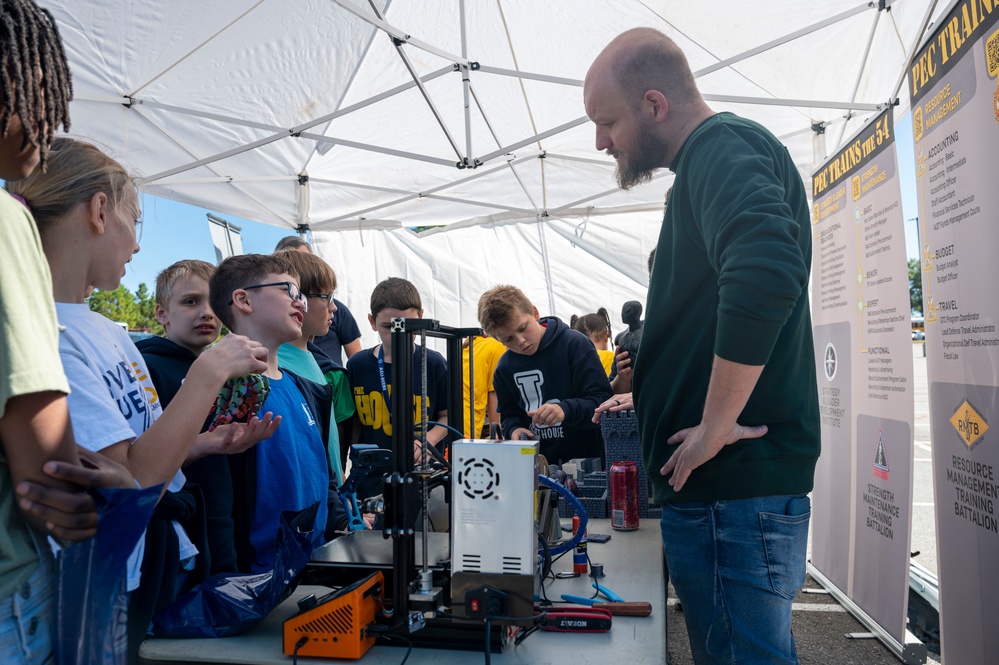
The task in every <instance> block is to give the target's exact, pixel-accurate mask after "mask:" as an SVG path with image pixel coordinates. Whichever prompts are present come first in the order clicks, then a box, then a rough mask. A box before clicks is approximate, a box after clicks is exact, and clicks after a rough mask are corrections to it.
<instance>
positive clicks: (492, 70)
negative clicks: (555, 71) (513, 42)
mask: <svg viewBox="0 0 999 665" xmlns="http://www.w3.org/2000/svg"><path fill="white" fill-rule="evenodd" d="M479 71H480V72H486V73H487V74H499V75H500V76H512V77H513V78H519V79H530V80H532V81H544V82H545V83H559V84H561V85H571V86H573V87H576V88H582V87H583V79H567V78H564V77H562V76H548V75H547V74H532V73H531V72H522V71H519V70H516V69H503V68H502V67H490V66H488V65H480V66H479Z"/></svg>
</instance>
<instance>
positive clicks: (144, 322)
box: [88, 282, 163, 335]
mask: <svg viewBox="0 0 999 665" xmlns="http://www.w3.org/2000/svg"><path fill="white" fill-rule="evenodd" d="M88 302H89V304H90V309H91V310H92V311H94V312H97V313H98V314H103V315H104V316H106V317H107V318H109V319H111V320H112V321H116V322H124V323H125V324H126V325H127V326H128V329H129V330H148V331H150V332H152V333H155V334H157V335H162V334H163V326H162V325H160V322H159V321H157V320H156V299H155V297H154V296H153V294H152V293H151V292H150V291H149V287H148V286H146V284H145V283H144V282H143V283H142V284H139V288H138V289H136V292H135V293H134V294H133V293H132V292H131V291H129V290H128V289H127V288H125V287H124V286H119V287H118V288H117V289H115V290H114V291H95V292H94V293H93V294H92V295H91V296H90V299H89V301H88Z"/></svg>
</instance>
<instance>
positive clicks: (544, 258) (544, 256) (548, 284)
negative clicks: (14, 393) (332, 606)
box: [537, 210, 555, 316]
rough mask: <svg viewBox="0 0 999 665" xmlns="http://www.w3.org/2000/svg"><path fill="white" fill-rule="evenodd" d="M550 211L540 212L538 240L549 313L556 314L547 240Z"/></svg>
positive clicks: (550, 314)
mask: <svg viewBox="0 0 999 665" xmlns="http://www.w3.org/2000/svg"><path fill="white" fill-rule="evenodd" d="M546 217H548V212H547V211H544V210H542V211H541V212H539V213H538V217H537V220H538V240H539V241H540V244H541V265H542V266H543V267H544V269H545V288H546V290H547V291H548V314H549V316H555V289H554V288H553V286H552V264H551V262H550V261H549V260H548V243H547V242H545V218H546Z"/></svg>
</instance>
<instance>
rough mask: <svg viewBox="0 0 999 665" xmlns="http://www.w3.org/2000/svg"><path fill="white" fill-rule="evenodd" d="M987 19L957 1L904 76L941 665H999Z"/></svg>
mask: <svg viewBox="0 0 999 665" xmlns="http://www.w3.org/2000/svg"><path fill="white" fill-rule="evenodd" d="M997 22H999V4H996V3H993V2H988V3H986V2H981V0H978V1H972V0H965V1H962V2H958V3H957V4H956V5H955V6H954V8H953V10H952V11H951V12H950V13H949V14H948V15H947V17H946V18H944V19H943V20H942V21H941V22H940V27H939V29H938V30H937V32H936V33H935V34H934V35H933V36H932V37H931V38H930V39H929V40H928V41H927V42H926V44H925V46H924V47H923V48H922V50H921V51H920V52H919V53H918V54H917V55H916V57H915V58H914V59H913V62H912V65H911V66H910V70H909V95H910V98H911V100H912V129H913V139H914V141H915V155H916V180H917V193H918V196H919V229H920V258H921V264H922V276H923V310H924V318H925V321H926V362H927V373H928V377H929V388H930V431H931V435H932V442H933V489H934V495H935V505H936V520H937V556H938V561H939V575H940V638H941V647H942V656H943V659H944V662H948V663H996V662H999V630H996V626H997V625H999V600H997V598H996V595H997V592H999V567H997V566H996V562H997V561H999V522H997V518H996V503H997V502H999V484H997V478H996V476H997V468H999V441H997V436H996V435H997V434H999V430H997V429H995V428H996V426H997V425H999V332H997V331H996V323H997V318H999V292H997V285H999V258H997V255H996V253H997V249H999V225H997V224H996V215H997V214H999V188H997V187H996V185H995V183H994V182H993V177H992V176H993V168H995V167H996V166H997V165H999V29H997V28H999V26H997Z"/></svg>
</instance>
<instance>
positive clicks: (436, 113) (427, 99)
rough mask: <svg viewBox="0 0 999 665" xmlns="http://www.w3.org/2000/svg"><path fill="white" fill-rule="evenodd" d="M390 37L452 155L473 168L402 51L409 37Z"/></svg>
mask: <svg viewBox="0 0 999 665" xmlns="http://www.w3.org/2000/svg"><path fill="white" fill-rule="evenodd" d="M333 2H336V3H337V4H339V5H340V6H341V7H343V6H344V5H343V4H341V3H340V2H339V0H333ZM368 5H369V6H370V7H371V11H373V12H374V13H375V16H377V17H378V20H379V21H381V22H382V25H380V26H378V27H379V28H382V29H383V30H385V32H387V33H389V34H391V33H390V32H389V30H388V27H389V26H388V24H387V23H384V20H385V17H383V16H382V13H381V12H380V11H378V7H376V6H375V2H374V0H368ZM382 26H385V27H382ZM392 37H393V39H392V44H393V45H394V46H395V52H396V53H398V54H399V58H400V59H401V60H402V64H403V66H404V67H405V68H406V71H408V72H409V75H410V77H411V78H412V79H413V82H414V83H416V87H417V88H419V90H420V94H421V95H423V101H425V102H426V103H427V106H428V107H429V108H430V112H431V113H433V114H434V118H435V119H436V120H437V124H438V125H440V127H441V131H443V132H444V137H445V138H446V139H447V142H448V143H450V144H451V149H452V150H454V154H455V155H457V157H458V163H459V164H462V163H464V164H465V166H474V165H473V164H471V163H470V162H469V159H468V158H467V157H465V156H463V155H462V154H461V148H459V147H458V144H457V143H455V140H454V137H453V136H451V132H450V130H448V128H447V124H446V123H445V122H444V116H442V115H441V114H440V111H438V110H437V105H436V104H434V100H433V99H432V98H431V97H430V93H429V92H427V89H426V88H425V87H424V86H423V82H422V81H421V80H420V75H419V74H417V73H416V68H415V67H413V63H412V62H410V60H409V56H408V55H406V52H405V51H403V50H402V45H403V44H405V43H407V42H408V41H409V39H410V36H409V35H405V36H404V37H399V36H396V35H392ZM467 62H468V61H467V60H466V59H465V58H464V57H462V58H461V59H460V61H459V65H458V66H459V67H460V66H461V63H466V64H467ZM466 105H467V104H466Z"/></svg>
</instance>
